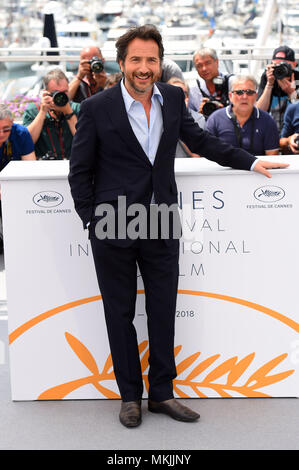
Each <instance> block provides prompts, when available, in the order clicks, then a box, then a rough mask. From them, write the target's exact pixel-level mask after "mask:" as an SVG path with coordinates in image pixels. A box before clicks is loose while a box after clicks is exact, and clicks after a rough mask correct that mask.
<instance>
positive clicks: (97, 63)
mask: <svg viewBox="0 0 299 470" xmlns="http://www.w3.org/2000/svg"><path fill="white" fill-rule="evenodd" d="M88 63H89V64H90V70H91V71H92V72H93V73H101V72H102V71H103V70H104V64H103V61H102V59H100V58H99V57H97V56H94V57H92V58H91V59H90V60H89V61H88Z"/></svg>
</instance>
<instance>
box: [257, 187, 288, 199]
mask: <svg viewBox="0 0 299 470" xmlns="http://www.w3.org/2000/svg"><path fill="white" fill-rule="evenodd" d="M253 195H254V197H255V199H257V200H258V201H260V202H277V201H280V200H281V199H283V198H284V196H285V191H284V190H283V189H282V188H280V187H279V186H262V187H261V188H258V189H256V190H255V191H254V193H253Z"/></svg>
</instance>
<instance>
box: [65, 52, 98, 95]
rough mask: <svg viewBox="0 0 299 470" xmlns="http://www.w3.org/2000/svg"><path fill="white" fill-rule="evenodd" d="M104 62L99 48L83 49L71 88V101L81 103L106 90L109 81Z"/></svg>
mask: <svg viewBox="0 0 299 470" xmlns="http://www.w3.org/2000/svg"><path fill="white" fill-rule="evenodd" d="M104 62H105V59H104V58H103V56H102V53H101V51H100V49H99V48H98V47H96V46H90V47H85V48H84V49H82V51H81V54H80V64H79V69H78V72H77V75H76V76H75V77H74V78H73V80H72V81H71V82H70V86H69V97H70V99H71V100H73V101H74V102H75V103H81V101H83V100H85V98H88V97H89V96H92V95H94V94H95V93H98V92H99V91H102V90H103V89H104V87H105V83H106V80H107V74H106V72H105V70H104Z"/></svg>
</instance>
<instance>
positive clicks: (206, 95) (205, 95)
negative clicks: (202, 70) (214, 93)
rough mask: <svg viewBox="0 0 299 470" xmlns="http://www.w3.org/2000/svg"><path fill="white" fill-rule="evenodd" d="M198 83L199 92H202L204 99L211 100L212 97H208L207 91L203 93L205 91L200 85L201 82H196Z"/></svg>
mask: <svg viewBox="0 0 299 470" xmlns="http://www.w3.org/2000/svg"><path fill="white" fill-rule="evenodd" d="M196 83H197V86H198V88H199V91H200V93H201V94H202V96H203V97H204V98H211V96H210V95H208V94H207V93H206V92H205V91H203V89H202V88H201V86H200V83H199V80H196Z"/></svg>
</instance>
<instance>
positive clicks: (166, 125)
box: [154, 84, 173, 165]
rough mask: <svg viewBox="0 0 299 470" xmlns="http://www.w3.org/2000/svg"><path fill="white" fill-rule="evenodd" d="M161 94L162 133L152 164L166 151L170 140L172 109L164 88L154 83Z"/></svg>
mask: <svg viewBox="0 0 299 470" xmlns="http://www.w3.org/2000/svg"><path fill="white" fill-rule="evenodd" d="M156 85H157V86H158V88H159V90H160V92H161V94H162V96H163V106H161V108H162V117H163V134H162V136H161V139H160V143H159V145H158V149H157V153H156V157H155V162H154V165H156V164H157V162H158V161H159V159H160V158H161V157H162V156H163V155H164V154H165V153H166V152H167V150H168V149H169V141H170V140H171V133H170V121H171V117H172V114H171V113H172V112H173V111H172V109H171V99H167V93H165V89H164V88H160V86H159V84H156Z"/></svg>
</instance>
